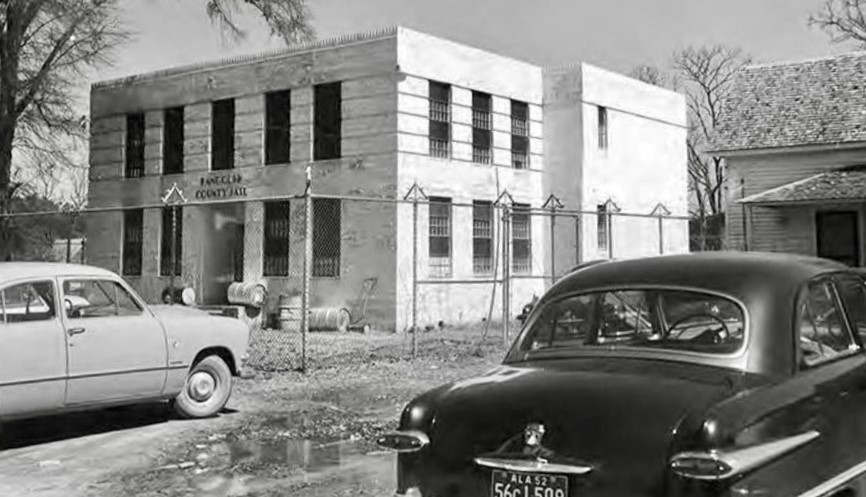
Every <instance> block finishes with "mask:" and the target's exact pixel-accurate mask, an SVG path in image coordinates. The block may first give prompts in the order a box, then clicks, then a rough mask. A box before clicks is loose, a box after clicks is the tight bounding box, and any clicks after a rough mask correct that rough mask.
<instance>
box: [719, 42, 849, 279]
mask: <svg viewBox="0 0 866 497" xmlns="http://www.w3.org/2000/svg"><path fill="white" fill-rule="evenodd" d="M864 81H866V53H853V54H846V55H839V56H833V57H826V58H820V59H814V60H805V61H796V62H780V63H772V64H761V65H754V66H750V67H746V68H744V69H743V70H741V71H740V73H739V74H738V76H737V78H736V81H735V84H734V87H733V89H732V92H731V94H730V97H729V99H728V100H727V102H726V107H725V109H726V110H725V113H724V115H723V117H722V119H721V122H720V125H719V127H718V128H717V132H716V136H715V138H714V144H713V148H714V149H715V150H714V152H713V153H714V154H717V155H719V156H722V157H724V158H725V164H726V171H727V185H726V190H727V209H726V215H727V220H726V225H727V230H728V232H727V238H728V245H729V247H731V248H733V249H743V250H760V251H772V252H791V253H798V254H806V255H817V256H819V257H826V258H829V259H835V260H839V261H842V262H845V263H847V264H850V265H855V266H861V265H864V264H866V251H864V250H863V249H862V247H863V243H864V238H863V233H864V214H866V210H864V206H866V168H864V164H866V91H864V90H866V83H864Z"/></svg>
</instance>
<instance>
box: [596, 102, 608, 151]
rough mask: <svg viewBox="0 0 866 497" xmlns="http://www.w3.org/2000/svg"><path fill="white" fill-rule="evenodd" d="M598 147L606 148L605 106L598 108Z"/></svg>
mask: <svg viewBox="0 0 866 497" xmlns="http://www.w3.org/2000/svg"><path fill="white" fill-rule="evenodd" d="M598 148H600V149H602V150H607V108H605V107H599V108H598Z"/></svg>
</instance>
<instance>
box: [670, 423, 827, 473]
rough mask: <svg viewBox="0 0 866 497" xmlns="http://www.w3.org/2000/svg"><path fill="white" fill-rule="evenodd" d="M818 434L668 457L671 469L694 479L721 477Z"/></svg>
mask: <svg viewBox="0 0 866 497" xmlns="http://www.w3.org/2000/svg"><path fill="white" fill-rule="evenodd" d="M818 436H820V434H819V433H818V432H817V431H814V430H813V431H807V432H805V433H801V434H799V435H794V436H791V437H786V438H782V439H779V440H774V441H772V442H766V443H762V444H758V445H752V446H749V447H735V448H731V449H714V450H708V451H695V452H681V453H679V454H677V455H675V456H674V457H673V458H671V461H670V468H671V470H672V471H673V472H674V473H676V474H678V475H680V476H683V477H685V478H691V479H694V480H724V479H727V478H731V477H733V476H737V475H741V474H743V473H745V472H747V471H750V470H752V469H755V468H757V467H758V466H761V465H763V464H766V463H768V462H770V461H771V460H773V459H776V458H777V457H779V456H782V455H783V454H786V453H788V452H790V451H792V450H794V449H796V448H797V447H800V446H801V445H803V444H806V443H808V442H811V441H812V440H814V439H815V438H817V437H818Z"/></svg>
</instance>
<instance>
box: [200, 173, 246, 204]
mask: <svg viewBox="0 0 866 497" xmlns="http://www.w3.org/2000/svg"><path fill="white" fill-rule="evenodd" d="M197 186H198V188H197V189H196V191H195V194H194V196H195V199H196V200H220V199H225V198H236V197H246V196H247V187H246V185H245V184H244V177H243V176H242V175H241V174H240V173H236V172H232V173H224V174H214V175H209V176H202V177H201V178H199V184H198V185H197Z"/></svg>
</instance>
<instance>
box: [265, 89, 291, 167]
mask: <svg viewBox="0 0 866 497" xmlns="http://www.w3.org/2000/svg"><path fill="white" fill-rule="evenodd" d="M291 114H292V92H291V91H290V90H283V91H275V92H271V93H267V94H265V164H286V163H288V162H289V152H290V146H291Z"/></svg>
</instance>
